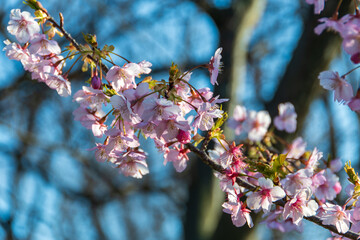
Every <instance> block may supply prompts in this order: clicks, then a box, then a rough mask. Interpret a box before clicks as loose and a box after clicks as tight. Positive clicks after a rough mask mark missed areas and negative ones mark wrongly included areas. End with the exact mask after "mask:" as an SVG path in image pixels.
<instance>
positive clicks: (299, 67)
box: [266, 0, 352, 131]
mask: <svg viewBox="0 0 360 240" xmlns="http://www.w3.org/2000/svg"><path fill="white" fill-rule="evenodd" d="M337 4H338V1H328V2H327V4H326V8H325V10H324V11H323V13H322V14H321V16H320V17H319V16H318V15H314V14H313V13H312V11H313V9H312V8H311V9H308V10H309V11H308V14H307V15H306V16H304V28H303V33H302V35H301V38H300V40H299V42H298V45H297V47H296V49H295V51H294V53H293V57H292V59H291V60H290V62H289V64H288V66H287V68H286V71H285V73H284V75H283V77H282V79H281V80H280V83H279V86H278V88H277V90H276V93H275V95H274V97H273V99H272V100H271V101H270V102H268V103H267V104H266V108H267V110H268V111H269V113H270V115H271V116H276V115H277V114H278V112H277V111H278V110H277V106H278V105H279V104H280V103H283V102H291V103H293V104H294V106H295V110H296V112H297V115H298V131H299V130H301V129H302V126H303V124H304V121H305V119H306V116H307V113H308V111H309V108H310V105H311V102H312V101H313V100H314V98H315V97H316V96H318V94H319V91H320V90H321V87H320V84H319V79H318V75H319V73H320V72H322V71H325V70H327V69H328V68H329V65H330V63H331V62H332V60H333V59H334V58H335V57H336V56H337V55H339V53H340V46H341V39H340V37H339V36H338V35H337V34H334V33H329V32H324V33H323V34H321V35H320V36H318V35H316V34H315V33H314V28H315V27H316V26H317V25H318V24H319V22H318V19H319V18H321V17H323V16H324V17H325V16H332V15H333V13H334V12H335V9H336V6H337ZM351 7H352V1H350V0H345V1H343V3H342V5H341V8H340V16H342V15H343V13H347V12H349V11H350V8H351Z"/></svg>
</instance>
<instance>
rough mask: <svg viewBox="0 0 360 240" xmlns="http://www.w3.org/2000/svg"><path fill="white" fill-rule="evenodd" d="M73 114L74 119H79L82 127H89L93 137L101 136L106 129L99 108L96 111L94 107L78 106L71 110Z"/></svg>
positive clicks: (102, 114)
mask: <svg viewBox="0 0 360 240" xmlns="http://www.w3.org/2000/svg"><path fill="white" fill-rule="evenodd" d="M73 115H74V117H75V120H76V121H80V123H81V124H82V125H83V126H84V127H86V128H87V129H91V130H92V132H93V134H94V136H95V137H98V138H101V137H102V136H103V134H104V132H105V131H106V130H107V126H106V125H105V124H104V123H103V122H104V121H103V120H102V117H103V116H104V115H105V114H104V113H103V112H102V111H101V110H100V111H97V110H96V109H88V108H84V107H81V106H80V107H79V108H78V109H76V110H75V111H74V112H73Z"/></svg>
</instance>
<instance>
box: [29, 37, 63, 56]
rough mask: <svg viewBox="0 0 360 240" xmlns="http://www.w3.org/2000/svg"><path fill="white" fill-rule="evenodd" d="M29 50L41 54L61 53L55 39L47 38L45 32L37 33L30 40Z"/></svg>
mask: <svg viewBox="0 0 360 240" xmlns="http://www.w3.org/2000/svg"><path fill="white" fill-rule="evenodd" d="M29 52H30V53H31V54H39V55H41V56H45V55H49V54H55V55H58V54H60V53H61V49H60V47H59V44H58V43H57V42H56V41H55V40H49V39H47V37H46V35H45V34H40V33H37V34H35V35H34V37H33V39H32V40H31V41H30V47H29Z"/></svg>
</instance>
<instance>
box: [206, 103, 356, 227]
mask: <svg viewBox="0 0 360 240" xmlns="http://www.w3.org/2000/svg"><path fill="white" fill-rule="evenodd" d="M269 118H270V117H269ZM231 120H232V121H230V123H231V124H230V125H231V127H233V128H235V129H236V130H237V131H236V133H240V132H241V131H245V132H246V131H247V133H248V139H249V140H253V139H251V138H250V132H251V131H249V130H246V129H249V128H247V127H244V126H247V125H248V124H246V122H247V121H251V119H249V118H248V117H247V113H246V109H245V108H244V107H242V106H237V107H236V111H234V117H233V118H231ZM274 122H275V126H276V127H277V129H278V130H286V131H288V130H290V131H288V132H293V131H295V129H296V113H295V111H294V107H293V106H292V104H290V103H286V104H280V105H279V116H276V117H275V121H274ZM235 123H236V124H235ZM284 126H285V127H284ZM266 132H267V129H265V133H266ZM266 134H267V135H268V138H273V135H272V134H271V133H270V132H267V133H266ZM263 137H264V135H261V137H260V139H259V141H260V140H262V143H264V144H270V145H271V142H273V141H275V139H271V140H270V143H266V141H265V140H264V139H263ZM282 141H284V140H282ZM262 143H261V142H258V146H259V147H260V149H261V148H262V149H266V146H264V145H262ZM287 145H288V147H287V148H286V149H285V150H284V152H283V154H276V153H274V152H270V151H269V150H260V149H259V148H258V149H257V150H255V149H254V147H253V146H252V145H251V144H249V142H245V143H244V144H243V145H239V146H236V144H235V143H232V144H228V143H227V142H226V141H223V142H219V144H218V145H217V146H216V147H215V149H214V150H211V151H210V157H211V158H212V159H213V161H214V162H216V163H217V164H219V165H221V166H222V167H223V168H224V169H225V170H224V172H223V173H216V174H215V176H216V177H217V178H219V180H220V188H221V189H222V190H223V191H224V192H225V193H226V194H227V199H228V201H226V202H225V203H224V204H223V207H224V212H226V213H229V214H231V218H232V220H233V223H234V225H236V226H242V225H244V224H245V223H247V224H248V225H249V227H251V226H252V220H251V217H250V213H251V211H252V210H253V211H255V212H259V211H260V210H262V211H263V213H264V217H265V218H266V219H265V223H267V225H268V226H269V227H271V228H273V229H278V230H280V231H282V232H284V231H291V230H294V229H295V230H299V229H301V227H302V220H303V218H304V217H310V216H315V215H317V216H318V217H319V218H320V220H321V221H322V223H323V224H325V225H335V226H336V228H337V230H338V232H340V233H345V232H347V231H348V230H349V229H350V222H351V221H353V220H351V218H350V211H349V210H347V209H346V208H345V206H346V205H345V206H344V208H343V207H340V206H338V205H334V204H332V203H330V202H329V201H334V199H335V198H336V196H337V195H338V194H339V193H340V191H341V189H342V188H341V185H340V182H339V178H338V177H337V175H336V172H337V171H339V170H340V168H341V161H340V160H339V159H334V160H328V161H326V162H324V163H323V164H321V160H323V161H324V159H323V153H322V152H319V151H318V150H317V148H315V149H314V150H313V151H312V152H307V151H306V150H305V148H306V143H305V142H304V141H303V140H302V138H297V139H295V140H294V141H293V143H291V144H287ZM251 151H255V152H253V153H251ZM245 152H246V154H245ZM266 155H267V156H266ZM321 165H323V166H321ZM238 178H240V179H243V180H245V181H247V182H249V183H252V184H253V185H254V186H257V188H256V189H255V190H252V191H251V192H249V191H248V189H246V188H244V187H243V186H241V185H239V183H238ZM350 196H352V194H351V195H350ZM274 202H277V204H276V205H277V206H274V205H273V203H274ZM325 206H327V207H325ZM354 226H355V225H354Z"/></svg>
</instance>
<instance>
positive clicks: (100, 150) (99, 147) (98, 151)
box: [88, 143, 110, 162]
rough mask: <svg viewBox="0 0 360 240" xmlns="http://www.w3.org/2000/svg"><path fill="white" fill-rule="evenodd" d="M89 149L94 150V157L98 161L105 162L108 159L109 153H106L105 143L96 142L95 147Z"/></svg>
mask: <svg viewBox="0 0 360 240" xmlns="http://www.w3.org/2000/svg"><path fill="white" fill-rule="evenodd" d="M88 150H89V151H92V150H95V159H96V160H97V161H99V162H106V161H108V160H109V158H110V157H109V155H108V154H107V153H106V150H105V145H103V144H100V143H96V147H94V148H91V149H88Z"/></svg>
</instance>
